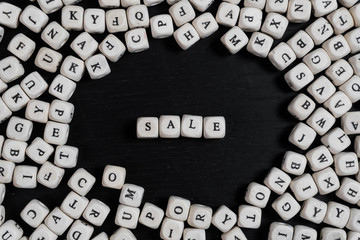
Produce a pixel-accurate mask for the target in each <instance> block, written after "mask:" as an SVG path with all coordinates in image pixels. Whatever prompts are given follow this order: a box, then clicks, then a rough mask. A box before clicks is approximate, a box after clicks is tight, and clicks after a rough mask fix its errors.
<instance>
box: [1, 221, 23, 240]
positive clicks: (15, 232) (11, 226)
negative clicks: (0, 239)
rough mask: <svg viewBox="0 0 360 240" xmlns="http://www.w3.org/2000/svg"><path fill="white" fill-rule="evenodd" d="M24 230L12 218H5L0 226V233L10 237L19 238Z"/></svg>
mask: <svg viewBox="0 0 360 240" xmlns="http://www.w3.org/2000/svg"><path fill="white" fill-rule="evenodd" d="M23 233H24V230H23V229H22V228H21V227H20V225H19V224H17V223H16V222H15V221H14V220H7V221H6V222H4V224H3V225H1V226H0V235H1V236H4V237H11V236H12V238H13V239H20V238H21V237H22V235H23Z"/></svg>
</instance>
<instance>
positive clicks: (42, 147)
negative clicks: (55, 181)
mask: <svg viewBox="0 0 360 240" xmlns="http://www.w3.org/2000/svg"><path fill="white" fill-rule="evenodd" d="M53 152H54V147H53V146H51V145H50V144H48V143H47V142H45V141H44V140H43V139H42V138H40V137H37V138H35V139H34V140H33V141H32V143H31V144H30V145H29V147H27V148H26V155H27V156H28V157H29V158H30V159H31V160H33V161H34V162H36V163H38V164H43V163H44V162H46V161H47V160H48V159H49V157H50V156H51V155H52V153H53Z"/></svg>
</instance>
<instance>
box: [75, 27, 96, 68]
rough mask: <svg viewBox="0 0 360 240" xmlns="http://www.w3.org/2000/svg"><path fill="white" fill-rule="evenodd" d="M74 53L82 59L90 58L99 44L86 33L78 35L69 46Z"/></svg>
mask: <svg viewBox="0 0 360 240" xmlns="http://www.w3.org/2000/svg"><path fill="white" fill-rule="evenodd" d="M70 47H71V49H72V50H74V52H75V53H76V54H77V55H78V56H79V57H80V58H81V59H82V60H84V61H85V60H86V59H88V58H89V57H91V56H92V55H93V54H94V53H95V52H96V50H97V49H98V47H99V43H98V42H97V41H96V40H95V39H94V38H93V37H92V36H91V35H90V34H89V33H87V32H83V33H80V34H79V35H78V36H77V37H76V38H75V39H74V41H73V42H72V43H71V44H70Z"/></svg>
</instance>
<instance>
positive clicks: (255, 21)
mask: <svg viewBox="0 0 360 240" xmlns="http://www.w3.org/2000/svg"><path fill="white" fill-rule="evenodd" d="M262 18H263V13H262V11H261V10H260V9H258V8H250V7H244V8H241V10H240V16H239V22H238V26H239V27H240V28H241V29H242V30H243V31H245V32H256V31H259V30H260V28H261V24H262Z"/></svg>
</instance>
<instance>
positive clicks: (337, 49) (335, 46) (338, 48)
mask: <svg viewBox="0 0 360 240" xmlns="http://www.w3.org/2000/svg"><path fill="white" fill-rule="evenodd" d="M322 47H323V48H324V49H325V51H326V52H327V53H328V55H329V57H330V59H331V61H336V60H339V59H342V58H344V57H345V56H347V55H348V54H349V53H350V51H351V50H350V46H349V44H348V43H347V41H346V39H345V37H344V36H343V35H337V36H334V37H332V38H330V39H329V40H327V41H326V42H324V43H323V44H322Z"/></svg>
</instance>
